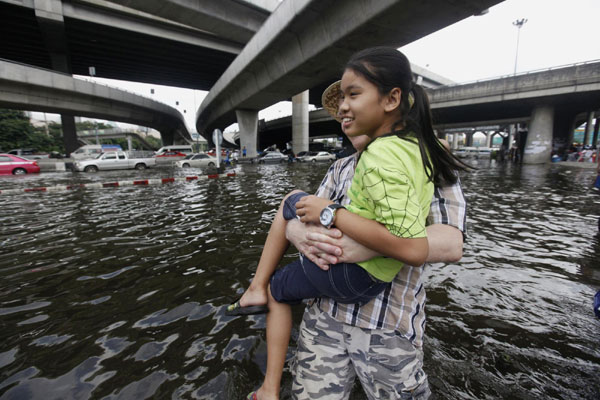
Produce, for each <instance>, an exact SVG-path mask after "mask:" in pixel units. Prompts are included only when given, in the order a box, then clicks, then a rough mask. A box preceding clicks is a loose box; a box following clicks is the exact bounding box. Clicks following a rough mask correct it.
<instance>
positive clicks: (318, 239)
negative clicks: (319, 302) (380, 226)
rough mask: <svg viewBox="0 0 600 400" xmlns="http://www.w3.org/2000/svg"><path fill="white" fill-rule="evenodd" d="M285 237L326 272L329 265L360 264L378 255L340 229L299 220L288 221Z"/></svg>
mask: <svg viewBox="0 0 600 400" xmlns="http://www.w3.org/2000/svg"><path fill="white" fill-rule="evenodd" d="M285 236H286V238H287V240H289V241H290V243H292V244H293V245H294V247H296V249H298V251H299V252H301V253H302V254H304V255H305V256H306V257H307V258H308V259H309V260H311V261H312V262H314V263H315V264H317V265H318V266H319V267H320V268H322V269H324V270H328V269H329V264H337V263H340V262H360V261H365V260H369V259H371V258H373V257H375V256H377V255H378V254H377V253H375V252H373V251H372V250H369V249H367V248H366V247H364V246H362V245H360V244H359V243H356V242H355V241H354V240H352V239H351V238H350V237H349V236H344V235H342V232H341V231H340V230H339V229H335V228H333V229H327V228H325V227H323V226H321V225H315V224H303V223H302V222H300V221H299V220H297V219H293V220H290V221H288V223H287V227H286V231H285Z"/></svg>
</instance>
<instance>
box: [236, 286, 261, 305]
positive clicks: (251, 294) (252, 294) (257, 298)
mask: <svg viewBox="0 0 600 400" xmlns="http://www.w3.org/2000/svg"><path fill="white" fill-rule="evenodd" d="M266 304H267V288H255V287H252V285H250V287H249V288H248V289H246V291H245V292H244V294H243V295H242V297H241V298H240V305H241V306H242V307H248V306H264V305H266Z"/></svg>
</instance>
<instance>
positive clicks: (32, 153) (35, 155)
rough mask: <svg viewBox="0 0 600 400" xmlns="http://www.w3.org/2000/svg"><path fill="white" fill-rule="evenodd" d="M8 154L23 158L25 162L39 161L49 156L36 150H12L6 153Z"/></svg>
mask: <svg viewBox="0 0 600 400" xmlns="http://www.w3.org/2000/svg"><path fill="white" fill-rule="evenodd" d="M8 154H12V155H13V156H18V157H21V158H25V159H27V160H39V159H42V158H49V157H50V154H48V153H39V152H38V151H37V150H36V149H13V150H10V151H9V152H8Z"/></svg>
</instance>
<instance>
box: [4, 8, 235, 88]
mask: <svg viewBox="0 0 600 400" xmlns="http://www.w3.org/2000/svg"><path fill="white" fill-rule="evenodd" d="M64 29H65V34H66V41H67V43H66V47H67V48H68V49H69V59H70V64H71V71H70V72H71V73H72V74H76V75H89V67H90V66H94V67H95V69H96V76H98V77H101V78H111V79H119V80H126V81H135V82H144V83H154V84H160V85H167V86H177V87H186V88H192V89H198V90H209V89H210V88H211V86H212V85H213V83H214V82H215V81H216V80H217V79H218V78H219V77H220V76H221V74H222V73H223V71H224V70H225V69H226V68H227V66H228V65H229V64H230V63H231V62H232V61H233V59H234V58H235V56H236V54H233V53H231V52H224V51H218V50H214V49H210V48H203V47H200V46H196V45H191V44H186V43H182V42H179V41H174V40H169V39H165V38H161V37H157V36H151V35H144V34H141V33H137V32H134V31H125V30H123V29H119V28H115V27H111V26H108V25H101V24H96V23H92V22H86V21H84V20H79V19H74V18H69V17H66V16H65V18H64ZM0 37H2V40H0V54H1V55H2V58H5V59H9V60H12V61H17V62H20V63H24V64H29V65H33V66H37V67H41V68H47V69H53V66H52V62H51V56H50V53H49V51H48V49H47V48H46V46H45V44H44V43H45V42H44V37H43V34H42V31H41V30H40V27H39V24H38V20H37V18H36V15H35V10H34V9H32V8H27V7H21V6H16V5H12V4H8V3H5V2H3V1H0Z"/></svg>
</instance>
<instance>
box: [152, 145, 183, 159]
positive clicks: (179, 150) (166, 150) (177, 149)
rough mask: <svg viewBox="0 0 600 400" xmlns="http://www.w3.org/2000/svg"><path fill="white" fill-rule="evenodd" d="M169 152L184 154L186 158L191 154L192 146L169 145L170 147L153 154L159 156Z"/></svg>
mask: <svg viewBox="0 0 600 400" xmlns="http://www.w3.org/2000/svg"><path fill="white" fill-rule="evenodd" d="M170 151H178V152H180V153H184V154H185V155H186V156H187V155H188V154H192V153H193V151H192V146H190V145H187V144H175V145H171V146H164V147H161V148H160V149H158V150H157V151H156V153H154V154H156V155H157V156H160V155H161V154H165V153H167V152H170Z"/></svg>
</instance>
